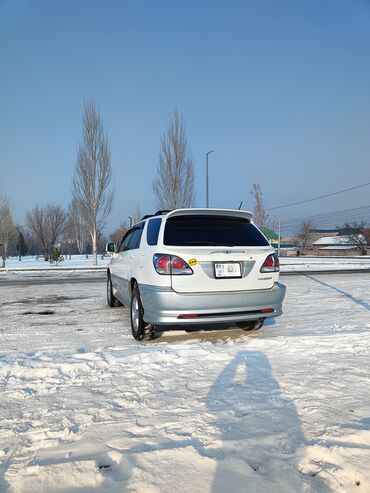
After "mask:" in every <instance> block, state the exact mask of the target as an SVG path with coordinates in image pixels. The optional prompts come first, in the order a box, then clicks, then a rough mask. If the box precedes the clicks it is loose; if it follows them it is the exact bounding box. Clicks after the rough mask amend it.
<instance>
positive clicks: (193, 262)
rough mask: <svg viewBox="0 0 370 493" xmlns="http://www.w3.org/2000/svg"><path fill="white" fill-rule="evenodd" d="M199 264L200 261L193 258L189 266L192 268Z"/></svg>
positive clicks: (189, 261)
mask: <svg viewBox="0 0 370 493" xmlns="http://www.w3.org/2000/svg"><path fill="white" fill-rule="evenodd" d="M197 263H198V260H197V259H196V258H191V259H190V260H188V264H189V265H191V266H192V267H193V266H194V265H197Z"/></svg>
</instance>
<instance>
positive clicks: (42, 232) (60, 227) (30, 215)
mask: <svg viewBox="0 0 370 493" xmlns="http://www.w3.org/2000/svg"><path fill="white" fill-rule="evenodd" d="M26 218H27V226H28V228H29V229H30V230H31V231H32V233H33V234H34V235H35V236H36V238H37V239H38V241H39V242H40V243H41V245H42V250H43V253H44V257H45V260H49V257H50V254H51V253H52V252H53V250H54V248H55V247H56V243H57V241H58V240H59V239H60V237H61V235H62V234H63V232H64V230H65V227H66V224H67V214H66V212H65V211H64V210H63V209H62V208H61V207H60V206H59V205H55V204H49V205H47V206H46V207H39V206H38V205H36V206H35V207H34V208H33V209H32V210H31V211H29V212H27V215H26Z"/></svg>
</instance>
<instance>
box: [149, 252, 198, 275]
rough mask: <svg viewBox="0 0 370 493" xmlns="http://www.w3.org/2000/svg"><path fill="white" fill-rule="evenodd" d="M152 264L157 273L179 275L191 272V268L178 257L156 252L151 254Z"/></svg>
mask: <svg viewBox="0 0 370 493" xmlns="http://www.w3.org/2000/svg"><path fill="white" fill-rule="evenodd" d="M153 264H154V268H155V270H156V271H157V272H158V274H162V275H167V276H168V275H170V274H172V275H174V276H179V275H180V276H181V275H187V274H193V270H192V268H191V267H190V266H189V265H188V264H187V263H186V262H185V260H183V259H182V258H180V257H177V256H174V255H165V254H162V253H156V254H155V255H154V256H153Z"/></svg>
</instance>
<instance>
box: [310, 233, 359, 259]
mask: <svg viewBox="0 0 370 493" xmlns="http://www.w3.org/2000/svg"><path fill="white" fill-rule="evenodd" d="M312 247H313V249H314V251H315V252H316V253H317V255H330V256H341V255H361V254H362V251H361V250H360V249H359V248H358V247H357V246H356V245H354V244H353V243H352V241H351V239H350V238H349V237H348V236H340V235H338V234H337V235H333V236H322V237H321V238H319V239H318V240H316V241H314V242H313V244H312Z"/></svg>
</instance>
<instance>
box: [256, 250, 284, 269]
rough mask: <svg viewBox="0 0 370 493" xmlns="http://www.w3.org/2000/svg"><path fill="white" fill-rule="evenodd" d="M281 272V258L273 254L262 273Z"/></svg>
mask: <svg viewBox="0 0 370 493" xmlns="http://www.w3.org/2000/svg"><path fill="white" fill-rule="evenodd" d="M279 270H280V264H279V257H278V256H277V255H276V253H272V254H271V255H269V256H268V257H267V258H266V260H265V261H264V262H263V265H262V267H261V269H260V272H279Z"/></svg>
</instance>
